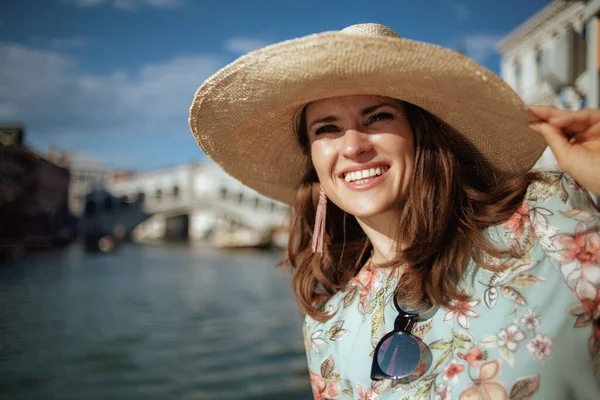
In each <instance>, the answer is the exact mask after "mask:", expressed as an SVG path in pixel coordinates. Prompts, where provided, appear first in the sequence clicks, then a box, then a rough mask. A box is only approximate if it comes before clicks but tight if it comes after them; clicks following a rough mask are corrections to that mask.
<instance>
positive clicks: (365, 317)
mask: <svg viewBox="0 0 600 400" xmlns="http://www.w3.org/2000/svg"><path fill="white" fill-rule="evenodd" d="M532 114H533V117H532ZM190 126H191V128H192V131H193V133H194V136H195V137H196V139H197V141H198V143H199V145H200V146H201V148H202V149H203V150H204V151H205V152H206V154H207V155H209V156H210V157H211V158H213V159H214V160H215V161H216V162H217V163H218V164H220V165H221V167H222V168H223V169H224V170H225V171H226V172H228V173H229V174H231V175H233V176H234V177H236V178H238V179H239V180H240V181H242V182H243V183H245V184H246V185H248V186H250V187H252V188H254V189H256V190H257V191H259V192H261V193H263V194H265V195H267V196H270V197H272V198H274V199H277V200H281V201H284V202H287V203H289V204H291V205H292V206H293V209H294V222H293V226H292V232H291V236H290V243H289V248H288V257H287V260H286V261H287V263H289V264H291V266H292V267H293V272H294V292H295V294H296V297H297V299H298V302H299V304H300V307H301V309H302V310H303V311H304V313H305V314H306V320H305V325H304V334H305V341H306V349H307V357H308V362H309V373H310V377H311V382H312V387H313V394H314V396H315V398H318V399H325V398H355V399H374V398H379V399H388V398H394V399H395V398H406V399H413V398H414V399H417V398H433V397H435V398H440V399H449V398H461V399H509V398H510V399H528V398H532V397H533V398H540V399H564V398H581V399H592V398H594V399H595V398H600V372H599V371H598V370H599V369H600V323H599V317H600V265H599V262H600V217H599V214H598V211H597V209H596V208H595V205H594V204H593V202H592V201H591V200H590V197H589V195H588V193H587V191H586V189H587V190H589V191H590V192H592V193H594V194H596V195H598V194H600V180H599V179H598V178H597V176H596V175H597V172H598V171H600V112H598V111H590V110H586V111H581V112H575V113H572V112H565V111H560V110H556V109H553V108H549V107H533V108H531V109H529V110H527V109H526V108H525V106H524V105H523V104H522V102H521V100H520V99H519V98H518V96H517V95H516V94H515V93H514V92H513V91H512V90H511V89H510V88H509V87H508V86H507V85H506V84H505V83H504V82H503V81H502V80H501V79H499V78H498V77H496V76H495V75H493V74H492V73H491V72H489V71H488V70H486V69H484V68H482V67H481V66H479V65H477V64H476V63H474V62H473V61H471V60H469V59H467V58H465V57H463V56H461V55H460V54H457V53H454V52H452V51H450V50H447V49H443V48H440V47H437V46H433V45H430V44H425V43H418V42H413V41H409V40H406V39H402V38H400V37H398V35H397V34H396V33H395V32H394V31H392V30H391V29H389V28H387V27H384V26H381V25H376V24H361V25H355V26H352V27H349V28H346V29H344V30H343V31H341V32H327V33H322V34H317V35H311V36H308V37H304V38H300V39H295V40H291V41H287V42H283V43H280V44H276V45H273V46H269V47H266V48H264V49H260V50H257V51H255V52H253V53H250V54H248V55H246V56H244V57H241V58H240V59H238V60H237V61H235V62H234V63H232V64H230V65H229V66H227V67H225V68H224V69H222V70H221V71H219V72H218V73H217V74H215V75H214V76H213V77H211V78H210V79H209V80H207V81H206V82H205V83H204V84H203V85H202V86H201V87H200V89H199V90H198V92H197V93H196V97H195V99H194V103H193V104H192V107H191V110H190ZM533 131H537V132H539V133H540V135H538V134H536V133H535V132H533ZM544 139H545V140H546V142H547V143H548V144H549V145H550V146H551V148H552V149H553V151H554V153H555V154H556V156H557V159H558V161H559V165H560V166H561V168H562V169H563V171H565V172H566V173H556V174H550V173H546V174H543V175H535V174H531V173H528V171H529V170H530V169H531V167H532V166H533V164H534V163H535V161H536V160H537V158H539V156H540V155H541V153H542V152H543V150H544V148H545V143H544ZM567 174H568V175H567ZM580 185H582V186H580ZM584 188H585V189H584Z"/></svg>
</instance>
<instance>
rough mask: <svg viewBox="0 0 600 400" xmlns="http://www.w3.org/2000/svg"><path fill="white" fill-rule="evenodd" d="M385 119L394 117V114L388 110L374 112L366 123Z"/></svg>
mask: <svg viewBox="0 0 600 400" xmlns="http://www.w3.org/2000/svg"><path fill="white" fill-rule="evenodd" d="M385 119H394V116H393V115H392V114H390V113H388V112H380V113H377V114H373V115H371V117H369V119H368V120H367V123H366V125H369V124H372V123H373V122H377V121H382V120H385Z"/></svg>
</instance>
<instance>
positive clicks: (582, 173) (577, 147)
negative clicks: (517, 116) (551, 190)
mask: <svg viewBox="0 0 600 400" xmlns="http://www.w3.org/2000/svg"><path fill="white" fill-rule="evenodd" d="M529 110H530V111H531V113H532V114H533V115H534V116H535V117H536V118H538V121H536V122H532V123H531V124H529V127H530V128H531V129H532V130H534V131H536V132H538V133H540V134H541V135H542V136H543V137H544V139H545V140H546V143H547V144H548V146H550V148H551V149H552V152H553V153H554V155H555V156H556V160H557V161H558V166H559V167H560V169H562V170H563V171H564V172H566V173H567V174H569V175H570V176H572V177H573V179H575V180H576V181H577V182H578V183H579V184H580V185H582V186H583V187H584V188H586V189H587V190H589V191H590V192H592V193H593V194H595V195H596V196H600V110H595V109H585V110H580V111H567V110H559V109H557V108H554V107H549V106H531V107H529Z"/></svg>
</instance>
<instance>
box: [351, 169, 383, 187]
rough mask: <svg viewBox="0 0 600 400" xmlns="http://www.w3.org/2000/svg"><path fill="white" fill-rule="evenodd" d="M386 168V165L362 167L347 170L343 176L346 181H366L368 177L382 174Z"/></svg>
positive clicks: (361, 182)
mask: <svg viewBox="0 0 600 400" xmlns="http://www.w3.org/2000/svg"><path fill="white" fill-rule="evenodd" d="M387 170H388V167H377V168H370V169H364V170H361V171H354V172H349V173H347V174H346V175H345V176H344V179H345V180H346V182H355V183H357V184H359V185H360V184H363V183H367V182H368V181H369V178H372V177H375V176H379V175H382V174H383V173H384V172H385V171H387Z"/></svg>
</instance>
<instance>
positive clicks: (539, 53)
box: [535, 47, 543, 83]
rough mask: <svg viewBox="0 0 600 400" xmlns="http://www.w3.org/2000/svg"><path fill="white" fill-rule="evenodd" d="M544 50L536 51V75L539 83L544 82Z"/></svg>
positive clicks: (537, 49) (538, 49)
mask: <svg viewBox="0 0 600 400" xmlns="http://www.w3.org/2000/svg"><path fill="white" fill-rule="evenodd" d="M542 52H543V50H542V49H541V48H540V47H538V48H536V49H535V75H536V80H537V83H541V82H542V62H543V53H542Z"/></svg>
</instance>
